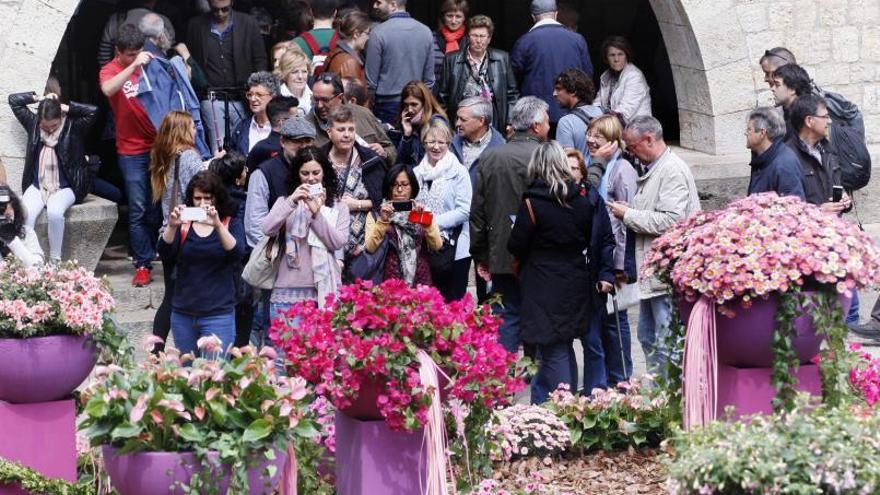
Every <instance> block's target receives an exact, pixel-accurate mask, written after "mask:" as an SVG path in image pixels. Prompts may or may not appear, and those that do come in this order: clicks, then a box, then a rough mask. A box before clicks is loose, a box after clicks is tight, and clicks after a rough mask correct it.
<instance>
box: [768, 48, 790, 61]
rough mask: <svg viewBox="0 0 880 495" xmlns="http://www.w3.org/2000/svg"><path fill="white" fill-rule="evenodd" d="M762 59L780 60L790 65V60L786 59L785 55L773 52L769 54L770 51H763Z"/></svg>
mask: <svg viewBox="0 0 880 495" xmlns="http://www.w3.org/2000/svg"><path fill="white" fill-rule="evenodd" d="M764 57H776V58H778V59H780V60H782V61H783V62H785V63H787V64H790V63H791V60H789V59H788V57H786V56H785V55H782V54H780V53H773V52H771V51H770V50H765V51H764Z"/></svg>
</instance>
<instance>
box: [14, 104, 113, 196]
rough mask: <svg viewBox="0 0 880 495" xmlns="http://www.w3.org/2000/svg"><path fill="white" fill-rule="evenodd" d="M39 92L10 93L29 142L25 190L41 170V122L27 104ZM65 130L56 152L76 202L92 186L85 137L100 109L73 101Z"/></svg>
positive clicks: (22, 187) (23, 176)
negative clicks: (39, 161)
mask: <svg viewBox="0 0 880 495" xmlns="http://www.w3.org/2000/svg"><path fill="white" fill-rule="evenodd" d="M34 96H36V94H35V93H32V92H29V93H14V94H11V95H9V106H10V107H11V108H12V113H14V114H15V118H17V119H18V121H19V122H21V125H22V126H23V127H24V129H25V131H27V135H28V142H27V150H26V152H25V159H24V172H23V173H22V176H21V190H22V192H24V191H25V190H27V188H28V186H30V185H31V184H33V183H34V181H35V180H36V178H37V174H38V173H39V164H38V163H37V161H38V159H39V156H40V149H42V147H43V143H42V141H41V140H40V123H39V119H38V118H37V114H36V113H34V112H32V111H30V110H29V109H28V108H27V106H28V105H29V104H31V103H34ZM68 106H69V107H70V109H69V111H68V112H67V118H66V119H65V121H64V129H63V130H62V131H61V134H60V136H59V137H58V144H57V145H56V147H55V151H56V153H57V154H58V168H59V171H60V173H61V174H63V176H64V180H66V181H67V183H68V184H69V185H70V188H71V189H73V194H74V196H75V197H76V202H77V203H79V202H81V201H82V200H83V198H85V197H86V195H87V194H88V193H89V190H90V189H91V186H92V176H93V174H92V173H90V172H89V168H88V164H87V163H86V151H85V138H86V134H88V132H89V129H91V127H92V124H94V123H95V119H96V118H97V116H98V108H97V107H95V106H92V105H85V104H83V103H76V102H70V104H69V105H68Z"/></svg>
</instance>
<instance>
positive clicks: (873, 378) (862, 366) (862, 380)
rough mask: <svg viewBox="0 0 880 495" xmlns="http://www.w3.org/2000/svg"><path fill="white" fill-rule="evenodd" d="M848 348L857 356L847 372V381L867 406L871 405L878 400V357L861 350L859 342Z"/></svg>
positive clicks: (879, 399) (879, 379)
mask: <svg viewBox="0 0 880 495" xmlns="http://www.w3.org/2000/svg"><path fill="white" fill-rule="evenodd" d="M850 349H851V350H852V351H853V352H854V353H857V354H856V355H857V356H858V357H857V358H856V361H857V362H856V363H855V365H854V366H853V368H852V369H851V370H850V372H849V383H850V384H851V385H852V387H853V388H854V389H855V391H856V393H857V394H858V395H859V396H860V397H862V398H863V399H864V401H865V402H867V403H868V405H869V406H873V405H875V404H877V403H878V402H880V358H875V357H874V356H872V355H870V354H869V353H867V352H864V351H862V347H861V345H859V344H852V345H851V346H850Z"/></svg>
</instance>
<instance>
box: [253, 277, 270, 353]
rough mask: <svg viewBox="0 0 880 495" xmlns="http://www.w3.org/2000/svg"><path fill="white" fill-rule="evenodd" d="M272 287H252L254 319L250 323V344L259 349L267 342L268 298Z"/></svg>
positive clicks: (268, 321) (268, 323) (268, 322)
mask: <svg viewBox="0 0 880 495" xmlns="http://www.w3.org/2000/svg"><path fill="white" fill-rule="evenodd" d="M270 297H272V289H254V320H253V324H252V325H251V345H253V346H254V347H256V348H257V349H259V348H260V347H263V346H264V345H266V343H267V342H269V325H270V322H271V319H270V318H269V298H270Z"/></svg>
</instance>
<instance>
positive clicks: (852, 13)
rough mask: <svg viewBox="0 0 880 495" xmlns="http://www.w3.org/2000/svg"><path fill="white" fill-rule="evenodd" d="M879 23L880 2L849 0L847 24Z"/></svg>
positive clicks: (873, 0) (874, 0)
mask: <svg viewBox="0 0 880 495" xmlns="http://www.w3.org/2000/svg"><path fill="white" fill-rule="evenodd" d="M878 23H880V2H878V1H877V0H850V1H849V24H851V25H855V26H862V25H871V24H878Z"/></svg>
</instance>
